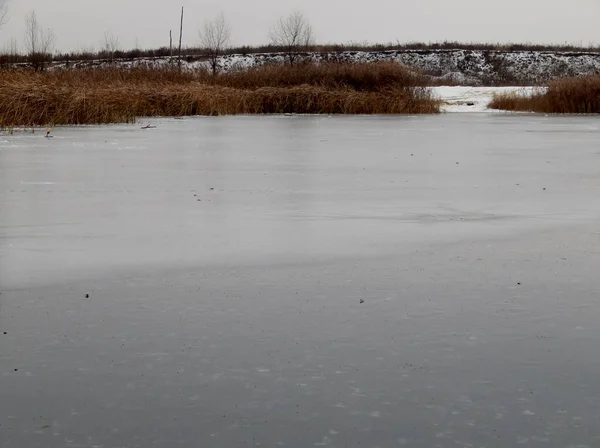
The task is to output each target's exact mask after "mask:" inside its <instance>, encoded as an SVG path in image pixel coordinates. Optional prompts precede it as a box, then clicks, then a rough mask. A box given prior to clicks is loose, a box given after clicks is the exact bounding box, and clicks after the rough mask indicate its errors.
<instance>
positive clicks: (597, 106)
mask: <svg viewBox="0 0 600 448" xmlns="http://www.w3.org/2000/svg"><path fill="white" fill-rule="evenodd" d="M489 107H490V108H492V109H500V110H507V111H521V112H540V113H547V114H598V113H600V76H587V77H580V78H565V79H559V80H556V81H553V82H551V83H550V84H549V85H548V89H547V90H546V91H545V92H535V93H533V94H531V95H528V96H523V95H519V94H516V93H506V94H498V95H495V96H494V98H493V100H492V102H491V103H490V105H489Z"/></svg>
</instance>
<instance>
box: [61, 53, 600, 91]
mask: <svg viewBox="0 0 600 448" xmlns="http://www.w3.org/2000/svg"><path fill="white" fill-rule="evenodd" d="M302 57H303V59H304V60H309V61H315V62H321V61H332V62H334V61H340V62H351V61H352V62H383V61H395V62H398V63H401V64H403V65H405V66H407V67H411V68H415V69H418V70H421V71H423V72H425V73H427V74H429V75H433V76H435V77H436V78H437V79H436V82H438V83H439V82H441V83H444V82H447V83H449V84H463V85H540V84H545V83H547V82H548V81H551V80H554V79H558V78H563V77H568V76H581V75H595V74H599V73H600V53H582V52H579V53H576V52H550V51H548V52H546V51H516V52H509V51H497V50H393V51H378V52H375V51H373V52H368V51H345V52H332V53H306V54H304V55H303V56H302ZM283 62H284V56H283V55H282V54H277V53H270V54H267V53H262V54H247V55H242V54H235V55H228V56H223V57H222V58H220V60H219V66H220V67H221V69H222V70H223V71H230V70H232V69H243V68H248V67H254V66H258V65H264V64H274V63H275V64H276V63H283ZM102 64H106V62H102V61H91V62H80V63H77V62H75V63H73V62H72V63H71V64H70V66H74V67H81V66H84V67H89V66H97V65H102ZM116 64H118V65H120V66H123V67H129V66H132V65H147V66H153V67H160V66H166V65H169V64H170V61H169V59H168V58H157V59H136V60H122V61H118V62H117V63H116ZM64 65H65V64H64V63H60V64H57V66H64ZM182 65H183V68H184V69H187V70H195V69H198V68H200V67H205V68H208V63H207V62H206V61H204V60H202V59H201V58H198V57H189V58H186V59H185V60H184V61H183V62H182Z"/></svg>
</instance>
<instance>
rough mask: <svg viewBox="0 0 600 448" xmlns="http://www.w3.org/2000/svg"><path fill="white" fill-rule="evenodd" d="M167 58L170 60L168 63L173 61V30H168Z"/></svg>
mask: <svg viewBox="0 0 600 448" xmlns="http://www.w3.org/2000/svg"><path fill="white" fill-rule="evenodd" d="M169 57H170V58H171V60H170V61H169V62H172V61H173V30H169Z"/></svg>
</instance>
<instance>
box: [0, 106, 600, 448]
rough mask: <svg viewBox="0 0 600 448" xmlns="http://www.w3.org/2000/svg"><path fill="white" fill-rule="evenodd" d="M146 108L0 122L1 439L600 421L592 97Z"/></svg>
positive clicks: (383, 437)
mask: <svg viewBox="0 0 600 448" xmlns="http://www.w3.org/2000/svg"><path fill="white" fill-rule="evenodd" d="M151 122H152V123H153V124H154V125H156V126H157V128H156V129H149V130H141V129H140V125H136V126H110V127H86V128H57V129H54V135H55V137H54V138H53V139H45V138H43V134H42V133H36V134H33V135H32V134H16V135H13V136H8V135H0V292H1V295H0V441H1V443H0V445H1V446H2V448H21V447H27V448H35V447H40V448H42V447H43V448H54V447H56V448H58V447H61V448H62V447H89V448H92V447H104V448H109V447H110V448H113V447H115V448H116V447H127V448H133V447H140V448H146V447H161V448H162V447H164V448H170V447H179V446H181V447H200V446H201V447H229V446H264V447H275V446H288V447H299V448H300V447H308V446H326V447H346V446H366V447H390V446H407V447H419V448H421V447H422V448H432V447H470V446H473V447H487V448H490V447H497V448H504V447H512V446H521V445H523V446H529V447H579V448H581V447H590V448H591V447H598V446H600V381H599V380H598V378H600V356H599V355H600V331H598V325H599V324H598V322H599V321H600V295H599V294H598V292H599V291H600V276H599V275H598V267H599V266H600V226H599V225H598V223H599V222H600V221H599V218H600V145H599V142H600V122H599V121H598V118H597V117H543V116H530V115H506V114H497V113H496V114H448V115H441V116H424V117H333V118H330V117H216V118H198V119H191V118H190V119H185V120H173V119H163V120H152V121H151ZM86 295H89V297H86Z"/></svg>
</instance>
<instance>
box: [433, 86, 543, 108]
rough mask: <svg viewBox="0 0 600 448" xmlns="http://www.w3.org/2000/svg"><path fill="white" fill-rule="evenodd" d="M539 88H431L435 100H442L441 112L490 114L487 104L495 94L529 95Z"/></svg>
mask: <svg viewBox="0 0 600 448" xmlns="http://www.w3.org/2000/svg"><path fill="white" fill-rule="evenodd" d="M542 89H543V88H540V87H465V86H442V87H433V88H432V90H433V92H434V95H435V97H436V98H438V99H440V100H442V107H441V109H442V112H490V111H491V109H488V104H490V102H491V101H492V98H493V96H494V94H496V93H516V94H519V95H529V94H531V93H533V92H535V91H539V90H542Z"/></svg>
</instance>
